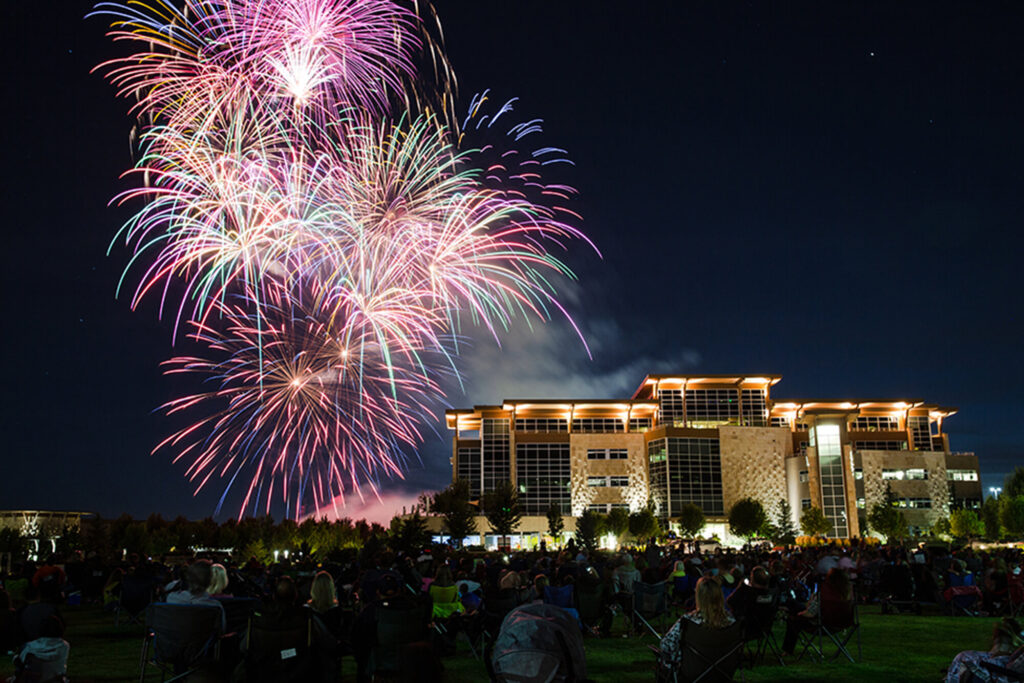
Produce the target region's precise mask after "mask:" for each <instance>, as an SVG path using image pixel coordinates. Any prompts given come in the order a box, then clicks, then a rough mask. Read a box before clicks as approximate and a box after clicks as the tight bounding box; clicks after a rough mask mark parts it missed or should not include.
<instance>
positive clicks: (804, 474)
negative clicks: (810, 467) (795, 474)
mask: <svg viewBox="0 0 1024 683" xmlns="http://www.w3.org/2000/svg"><path fill="white" fill-rule="evenodd" d="M800 483H801V484H806V483H807V470H803V471H801V472H800Z"/></svg>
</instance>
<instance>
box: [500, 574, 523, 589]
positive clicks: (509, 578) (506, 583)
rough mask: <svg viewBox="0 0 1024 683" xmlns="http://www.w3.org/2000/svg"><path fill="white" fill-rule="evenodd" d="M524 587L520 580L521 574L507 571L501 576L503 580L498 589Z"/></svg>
mask: <svg viewBox="0 0 1024 683" xmlns="http://www.w3.org/2000/svg"><path fill="white" fill-rule="evenodd" d="M520 585H522V579H520V578H519V572H514V571H511V570H509V571H506V572H505V573H504V574H502V576H501V580H500V581H499V582H498V588H500V589H502V590H507V589H510V588H512V589H515V588H519V586H520Z"/></svg>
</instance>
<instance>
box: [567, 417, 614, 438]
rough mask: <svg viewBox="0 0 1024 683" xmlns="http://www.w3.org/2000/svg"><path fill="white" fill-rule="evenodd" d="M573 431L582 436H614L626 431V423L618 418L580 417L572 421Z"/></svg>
mask: <svg viewBox="0 0 1024 683" xmlns="http://www.w3.org/2000/svg"><path fill="white" fill-rule="evenodd" d="M572 431H574V432H580V433H582V434H613V433H616V432H624V431H626V423H625V422H623V421H622V420H620V419H619V418H616V417H579V418H576V419H574V420H573V421H572Z"/></svg>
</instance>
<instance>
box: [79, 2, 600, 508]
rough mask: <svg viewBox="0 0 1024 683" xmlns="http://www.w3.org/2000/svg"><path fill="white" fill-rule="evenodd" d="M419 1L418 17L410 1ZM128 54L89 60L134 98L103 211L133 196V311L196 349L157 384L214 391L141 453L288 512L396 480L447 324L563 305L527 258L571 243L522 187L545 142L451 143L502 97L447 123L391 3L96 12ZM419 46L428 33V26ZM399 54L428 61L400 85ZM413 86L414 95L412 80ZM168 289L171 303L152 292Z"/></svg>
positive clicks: (430, 41) (527, 126) (431, 70)
mask: <svg viewBox="0 0 1024 683" xmlns="http://www.w3.org/2000/svg"><path fill="white" fill-rule="evenodd" d="M431 11H432V10H431ZM97 13H100V14H105V15H110V16H112V17H113V18H114V21H113V23H112V26H111V33H110V35H111V37H112V38H113V39H114V40H116V41H125V42H128V43H131V44H132V45H134V46H136V47H137V48H138V51H137V52H135V53H134V54H132V55H131V56H129V57H124V58H120V59H116V60H112V61H110V62H107V63H105V64H102V65H100V68H103V69H105V70H106V71H107V73H108V76H109V78H110V79H111V81H112V82H113V83H114V84H115V85H116V86H117V87H118V89H119V92H120V93H121V94H123V95H125V96H129V97H132V98H134V100H135V105H134V108H133V111H134V113H135V114H136V115H137V117H138V122H139V124H138V125H139V129H140V131H141V132H140V134H139V136H138V140H139V149H140V157H139V162H138V164H137V165H136V167H135V168H134V169H132V170H131V171H130V172H129V173H130V175H132V176H134V177H135V179H136V183H135V186H134V187H133V188H132V189H130V190H128V191H127V192H125V193H124V194H122V195H121V196H120V197H118V201H119V202H122V203H126V204H128V205H132V206H136V205H139V204H141V208H140V209H138V210H137V212H136V213H135V215H134V216H133V217H132V218H131V219H130V220H129V221H128V222H127V223H126V224H125V226H124V227H123V228H122V230H121V231H120V233H119V235H118V239H124V240H125V241H126V242H127V243H128V244H129V245H130V246H131V247H132V249H133V251H134V256H133V258H132V259H131V260H130V262H129V264H128V266H127V268H126V270H125V276H124V277H123V278H122V285H123V284H124V282H125V280H126V279H133V278H137V283H138V284H137V285H135V289H134V294H133V296H132V305H133V307H134V306H135V305H136V304H138V303H139V301H141V300H142V299H143V298H146V297H152V296H158V297H159V298H160V310H161V311H162V312H168V313H173V320H174V334H175V336H177V335H178V334H179V331H180V330H189V336H190V337H191V338H192V339H193V340H195V341H197V342H199V343H200V344H201V345H202V347H203V348H205V349H206V352H205V353H206V354H207V355H208V356H209V357H203V358H176V359H173V360H171V361H169V362H168V364H167V368H168V372H169V373H186V374H190V375H201V376H204V377H206V378H207V380H208V381H209V382H212V383H213V384H214V385H215V386H216V388H215V389H213V390H211V391H208V392H206V393H202V394H197V395H193V396H187V397H184V398H181V399H177V400H174V401H171V402H169V403H168V404H167V405H166V406H165V409H166V410H167V411H168V412H169V413H177V412H181V411H199V412H201V413H202V415H203V417H201V418H200V419H199V420H198V421H197V422H196V423H195V424H193V425H191V426H189V427H187V428H186V429H183V430H182V431H181V432H179V433H177V434H175V435H174V436H172V437H170V438H169V439H167V440H166V441H164V442H163V443H162V444H161V446H160V447H165V448H168V449H173V450H174V451H175V453H176V459H182V460H184V461H186V462H188V463H189V464H188V470H187V473H188V476H189V477H190V478H191V479H192V480H193V481H194V482H195V483H196V485H197V488H198V489H201V488H203V487H205V486H207V485H209V484H210V482H211V481H212V480H215V479H216V480H223V481H225V482H226V488H225V492H224V496H223V497H222V498H221V503H222V504H223V502H224V501H225V498H226V497H227V495H228V494H229V493H230V492H231V491H232V490H241V489H244V491H245V494H244V499H243V500H242V502H241V509H242V511H243V513H244V511H245V510H247V509H252V510H256V509H259V508H260V507H265V508H266V509H267V510H269V509H270V505H271V504H272V502H273V501H277V500H280V501H284V503H285V504H286V506H287V507H288V509H289V511H290V513H291V514H296V515H298V514H299V513H300V512H301V509H302V505H304V504H307V503H312V504H313V505H314V506H316V507H317V508H319V507H321V506H322V505H324V504H326V503H329V502H331V501H334V500H335V499H343V498H344V495H345V493H346V491H349V492H351V491H357V492H358V491H360V486H361V485H369V487H370V488H371V490H373V491H374V492H376V491H377V486H378V481H379V479H380V477H381V476H396V477H401V476H402V471H403V468H402V465H403V462H404V456H403V455H402V453H403V451H404V450H406V449H408V448H411V447H415V446H416V445H417V444H418V443H419V441H420V433H419V427H420V425H422V424H423V423H424V422H425V421H426V420H428V419H429V417H430V413H431V410H432V409H434V408H436V406H437V402H438V401H439V399H440V398H441V391H440V388H439V385H438V378H439V376H440V375H442V374H444V373H445V372H457V354H456V353H455V349H456V347H455V346H454V344H453V340H454V339H455V338H457V335H458V334H459V331H460V330H459V321H460V320H461V319H463V318H464V317H468V318H469V319H471V320H473V321H474V322H476V323H479V324H482V325H483V326H484V327H486V328H487V329H489V330H491V331H492V332H493V333H494V334H497V333H498V331H499V330H500V329H506V328H508V327H509V326H510V325H512V324H513V322H514V320H515V319H516V318H517V317H523V316H526V317H538V318H540V319H547V318H548V317H549V316H550V313H551V311H555V310H557V311H561V312H563V313H564V309H562V307H561V305H560V304H559V302H558V300H557V297H556V289H555V287H554V286H553V284H552V283H551V282H549V280H548V276H549V275H551V274H555V275H559V276H571V273H570V271H569V269H568V268H567V267H566V266H565V264H564V263H563V262H562V261H560V260H559V259H558V258H556V257H555V256H554V255H553V254H552V253H551V252H550V251H549V247H550V246H558V247H559V248H563V247H564V246H565V245H566V243H567V242H569V241H573V240H579V239H585V238H584V237H583V235H582V234H581V233H580V232H579V231H578V229H577V228H575V227H574V225H573V224H574V222H575V220H576V219H577V218H578V217H577V216H576V215H575V214H574V213H573V212H572V211H571V210H569V209H567V208H566V207H565V206H564V205H563V204H564V200H566V199H568V198H569V196H570V195H571V194H572V191H571V189H570V188H568V187H565V186H562V185H552V184H545V183H544V182H543V180H542V177H541V173H540V170H541V169H542V167H543V166H545V165H547V164H550V163H555V162H558V161H564V153H563V152H562V151H561V150H559V149H556V148H550V147H549V148H543V149H539V150H536V151H534V152H532V153H529V154H523V155H520V154H519V153H518V152H517V151H515V150H514V149H512V148H507V149H499V148H498V147H496V146H495V141H493V140H489V141H488V142H487V143H486V144H483V143H481V144H480V145H479V146H478V147H477V148H475V149H471V148H470V147H469V145H470V144H472V143H473V141H474V140H475V139H476V138H477V137H478V136H479V134H480V131H481V130H484V131H486V130H487V129H490V128H492V127H494V126H495V125H496V122H498V121H499V119H501V120H502V124H501V125H503V126H505V125H507V127H506V128H504V130H505V131H506V132H507V136H506V137H505V138H502V139H500V140H498V141H497V144H499V145H503V144H504V143H505V142H518V141H519V140H520V139H521V138H522V137H523V136H525V135H527V134H529V133H531V132H534V131H536V130H538V129H539V121H529V122H526V123H524V124H519V125H512V124H511V123H507V124H506V122H507V121H508V118H509V117H508V116H507V114H508V112H509V111H510V110H511V105H512V102H509V103H506V105H505V106H504V107H501V108H500V109H499V111H498V112H497V113H495V114H494V115H490V114H484V113H483V111H484V106H483V104H484V101H485V100H486V97H485V96H484V97H478V98H475V99H474V100H473V102H472V103H471V106H470V114H469V117H467V118H466V119H465V121H464V122H463V124H462V126H461V128H460V127H459V126H457V125H456V123H455V120H454V116H453V115H452V111H453V104H452V103H453V101H454V88H453V84H454V83H455V79H454V76H452V75H451V71H450V69H449V68H448V63H447V60H446V58H445V57H444V53H443V50H442V49H441V45H440V42H439V41H437V40H435V39H434V38H433V37H432V35H433V33H432V31H431V30H428V28H427V26H426V24H425V23H424V22H422V21H421V20H420V17H419V15H418V14H417V13H416V12H415V11H413V10H411V9H407V8H404V7H402V6H401V5H398V4H396V3H394V2H391V1H390V0H291V1H284V0H282V1H280V2H273V1H271V2H267V1H265V0H260V1H257V0H230V1H227V2H224V3H217V4H211V3H205V2H199V1H198V0H186V4H185V6H184V8H183V9H177V8H175V7H173V6H171V5H169V4H164V3H162V2H159V3H157V4H154V5H152V6H145V5H140V4H137V3H133V4H131V5H128V6H120V5H111V4H102V5H99V6H98V7H97ZM438 33H439V29H438ZM417 57H420V58H424V60H425V62H426V63H427V64H428V65H429V66H428V69H427V72H428V74H427V75H429V76H430V78H420V77H419V72H418V71H417V69H416V68H415V64H416V60H417ZM413 84H416V85H413ZM175 297H176V298H175Z"/></svg>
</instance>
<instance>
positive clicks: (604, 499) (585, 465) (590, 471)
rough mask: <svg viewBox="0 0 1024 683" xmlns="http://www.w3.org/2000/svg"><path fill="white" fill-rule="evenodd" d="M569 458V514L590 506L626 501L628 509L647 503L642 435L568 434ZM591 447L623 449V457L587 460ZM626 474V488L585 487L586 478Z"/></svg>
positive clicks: (641, 506) (645, 447)
mask: <svg viewBox="0 0 1024 683" xmlns="http://www.w3.org/2000/svg"><path fill="white" fill-rule="evenodd" d="M569 443H570V447H569V458H570V463H571V467H572V480H571V481H572V483H571V486H572V514H573V515H576V516H579V515H581V514H583V512H584V511H585V510H586V509H587V507H588V506H590V505H598V504H602V503H628V504H629V509H630V511H631V512H632V511H636V510H639V509H641V508H643V506H644V505H646V504H647V497H648V491H649V486H648V479H647V446H646V445H645V443H644V435H643V434H572V435H571V438H570V441H569ZM591 448H601V449H603V448H625V449H626V450H627V451H628V452H629V457H628V458H627V459H626V460H588V459H587V450H589V449H591ZM610 475H611V476H614V475H618V476H628V477H629V486H628V487H626V488H599V487H590V486H587V477H591V476H594V477H598V476H601V477H604V476H610Z"/></svg>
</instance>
